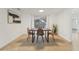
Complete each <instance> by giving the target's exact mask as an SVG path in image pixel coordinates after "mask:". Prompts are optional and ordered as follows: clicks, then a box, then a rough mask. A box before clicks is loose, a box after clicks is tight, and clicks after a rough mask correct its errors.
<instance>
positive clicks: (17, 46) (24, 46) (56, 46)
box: [1, 34, 72, 51]
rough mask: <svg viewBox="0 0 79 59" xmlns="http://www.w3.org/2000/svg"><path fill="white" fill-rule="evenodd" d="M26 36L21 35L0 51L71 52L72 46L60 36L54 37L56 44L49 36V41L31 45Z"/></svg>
mask: <svg viewBox="0 0 79 59" xmlns="http://www.w3.org/2000/svg"><path fill="white" fill-rule="evenodd" d="M26 38H27V35H26V34H23V35H21V36H20V37H18V38H16V39H15V40H14V41H13V42H11V43H10V44H8V45H6V46H5V47H3V48H2V49H1V50H2V51H71V50H72V44H71V43H69V42H68V41H66V40H65V39H63V38H62V37H60V36H55V39H56V43H54V42H53V39H52V38H51V36H50V41H49V43H47V42H46V41H44V43H43V42H41V43H40V42H39V43H36V42H34V43H32V42H31V39H29V40H27V39H26Z"/></svg>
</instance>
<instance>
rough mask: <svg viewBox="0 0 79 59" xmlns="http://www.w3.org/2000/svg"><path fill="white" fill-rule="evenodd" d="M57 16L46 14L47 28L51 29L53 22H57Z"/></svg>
mask: <svg viewBox="0 0 79 59" xmlns="http://www.w3.org/2000/svg"><path fill="white" fill-rule="evenodd" d="M56 18H57V17H56V16H55V15H50V16H48V19H47V20H48V28H50V29H52V28H53V24H56V22H57V19H56Z"/></svg>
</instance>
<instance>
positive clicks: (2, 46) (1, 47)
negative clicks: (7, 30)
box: [0, 33, 22, 50]
mask: <svg viewBox="0 0 79 59" xmlns="http://www.w3.org/2000/svg"><path fill="white" fill-rule="evenodd" d="M20 35H22V33H21V34H19V35H16V36H15V37H13V38H12V39H10V40H8V41H6V42H5V43H4V44H2V45H1V46H0V50H1V49H3V48H4V47H5V46H7V45H8V44H9V43H11V42H12V41H14V40H15V39H16V37H19V36H20Z"/></svg>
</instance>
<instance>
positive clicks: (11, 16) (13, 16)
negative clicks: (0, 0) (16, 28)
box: [8, 10, 21, 24]
mask: <svg viewBox="0 0 79 59" xmlns="http://www.w3.org/2000/svg"><path fill="white" fill-rule="evenodd" d="M8 23H9V24H13V23H21V19H20V16H19V14H17V13H16V12H14V11H13V10H8Z"/></svg>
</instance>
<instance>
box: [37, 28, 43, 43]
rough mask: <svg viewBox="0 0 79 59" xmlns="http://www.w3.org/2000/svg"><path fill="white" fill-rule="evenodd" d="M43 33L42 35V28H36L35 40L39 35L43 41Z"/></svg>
mask: <svg viewBox="0 0 79 59" xmlns="http://www.w3.org/2000/svg"><path fill="white" fill-rule="evenodd" d="M43 35H44V31H43V29H42V28H38V30H37V42H38V37H39V36H41V37H42V40H43V42H44V38H43Z"/></svg>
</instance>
